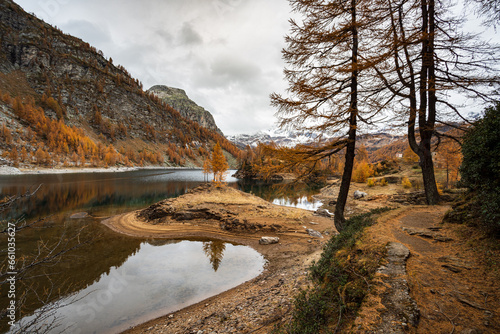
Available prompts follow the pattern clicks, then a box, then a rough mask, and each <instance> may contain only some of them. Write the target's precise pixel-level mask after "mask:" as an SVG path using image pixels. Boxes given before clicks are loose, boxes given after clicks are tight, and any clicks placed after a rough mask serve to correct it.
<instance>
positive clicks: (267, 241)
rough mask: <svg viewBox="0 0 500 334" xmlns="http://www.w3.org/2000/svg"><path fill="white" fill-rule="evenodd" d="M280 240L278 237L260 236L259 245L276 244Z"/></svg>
mask: <svg viewBox="0 0 500 334" xmlns="http://www.w3.org/2000/svg"><path fill="white" fill-rule="evenodd" d="M279 241H280V238H278V237H261V238H260V240H259V244H261V245H271V244H277V243H278V242H279Z"/></svg>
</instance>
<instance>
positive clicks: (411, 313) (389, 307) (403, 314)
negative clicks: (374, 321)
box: [374, 242, 420, 333]
mask: <svg viewBox="0 0 500 334" xmlns="http://www.w3.org/2000/svg"><path fill="white" fill-rule="evenodd" d="M409 255H410V250H409V249H408V248H407V247H406V246H405V245H403V244H401V243H398V242H391V243H389V244H388V245H387V264H386V265H385V266H382V267H380V268H379V270H378V272H379V273H381V274H383V275H384V276H382V277H381V279H382V282H383V286H384V288H385V291H384V292H382V293H381V295H380V296H381V302H382V304H383V305H384V307H385V308H386V310H385V311H384V312H382V313H381V314H382V316H381V320H382V322H381V323H379V324H378V326H377V328H376V330H375V331H374V333H406V331H407V327H408V324H410V325H412V326H413V327H416V326H417V325H418V321H419V317H420V312H419V309H418V306H417V304H416V303H415V301H414V300H413V299H412V298H411V297H410V294H409V287H408V282H407V280H406V277H407V273H406V259H407V258H408V256H409Z"/></svg>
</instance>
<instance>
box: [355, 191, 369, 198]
mask: <svg viewBox="0 0 500 334" xmlns="http://www.w3.org/2000/svg"><path fill="white" fill-rule="evenodd" d="M366 196H368V194H367V193H365V192H363V191H359V190H356V191H355V192H354V199H360V198H363V197H366Z"/></svg>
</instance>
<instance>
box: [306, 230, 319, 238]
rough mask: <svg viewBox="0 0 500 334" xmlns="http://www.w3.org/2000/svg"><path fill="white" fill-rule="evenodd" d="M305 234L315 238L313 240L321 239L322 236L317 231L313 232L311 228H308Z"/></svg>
mask: <svg viewBox="0 0 500 334" xmlns="http://www.w3.org/2000/svg"><path fill="white" fill-rule="evenodd" d="M306 232H307V234H309V235H310V236H311V237H315V238H323V235H322V234H321V233H320V232H318V231H315V230H313V229H312V228H308V229H306Z"/></svg>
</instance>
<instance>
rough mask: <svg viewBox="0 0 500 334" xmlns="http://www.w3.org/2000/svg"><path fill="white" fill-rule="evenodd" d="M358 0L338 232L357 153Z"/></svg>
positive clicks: (337, 210)
mask: <svg viewBox="0 0 500 334" xmlns="http://www.w3.org/2000/svg"><path fill="white" fill-rule="evenodd" d="M356 24H357V22H356V0H351V25H352V27H351V32H352V61H351V65H352V72H351V97H350V103H349V113H350V116H349V135H348V143H347V146H346V152H345V165H344V173H343V174H342V182H341V183H340V190H339V195H338V197H337V204H336V205H335V215H334V223H335V228H336V229H337V231H338V232H340V231H342V229H343V228H344V226H345V217H344V209H345V204H346V202H347V195H348V194H349V187H350V185H351V178H352V169H353V167H354V156H355V155H356V127H357V118H358V70H357V66H358V29H357V27H356Z"/></svg>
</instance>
